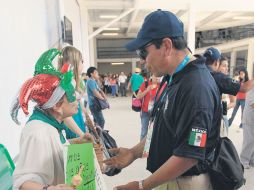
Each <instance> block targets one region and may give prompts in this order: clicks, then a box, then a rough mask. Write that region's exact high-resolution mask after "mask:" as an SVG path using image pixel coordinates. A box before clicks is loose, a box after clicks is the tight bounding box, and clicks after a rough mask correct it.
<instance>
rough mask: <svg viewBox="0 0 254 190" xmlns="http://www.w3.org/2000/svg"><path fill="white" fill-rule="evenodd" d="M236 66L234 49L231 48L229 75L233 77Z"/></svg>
mask: <svg viewBox="0 0 254 190" xmlns="http://www.w3.org/2000/svg"><path fill="white" fill-rule="evenodd" d="M235 66H236V50H234V49H233V50H232V51H231V55H230V73H229V74H230V76H231V77H233V76H234V68H235Z"/></svg>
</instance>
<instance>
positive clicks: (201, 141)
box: [189, 128, 207, 148]
mask: <svg viewBox="0 0 254 190" xmlns="http://www.w3.org/2000/svg"><path fill="white" fill-rule="evenodd" d="M206 138H207V130H206V129H202V128H192V129H191V134H190V138H189V145H192V146H197V147H201V148H204V147H205V145H206Z"/></svg>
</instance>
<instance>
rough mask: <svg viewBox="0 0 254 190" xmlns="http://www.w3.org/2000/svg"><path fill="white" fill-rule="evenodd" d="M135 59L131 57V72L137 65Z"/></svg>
mask: <svg viewBox="0 0 254 190" xmlns="http://www.w3.org/2000/svg"><path fill="white" fill-rule="evenodd" d="M136 62H137V59H131V72H132V73H133V72H134V70H135V68H136V67H137V64H136Z"/></svg>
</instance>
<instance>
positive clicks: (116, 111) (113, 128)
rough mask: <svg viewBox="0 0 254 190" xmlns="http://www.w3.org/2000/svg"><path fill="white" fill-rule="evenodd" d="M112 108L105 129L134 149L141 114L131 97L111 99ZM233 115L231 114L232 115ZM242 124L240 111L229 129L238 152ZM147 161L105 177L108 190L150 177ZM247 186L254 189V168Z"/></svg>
mask: <svg viewBox="0 0 254 190" xmlns="http://www.w3.org/2000/svg"><path fill="white" fill-rule="evenodd" d="M109 101H110V105H111V108H110V109H109V110H106V111H103V113H104V117H105V120H106V125H105V128H106V129H108V130H110V134H111V135H112V136H113V137H114V138H115V139H116V141H117V143H118V145H119V146H121V147H132V146H133V145H135V144H137V142H138V141H139V134H140V117H139V113H137V112H134V111H132V110H131V99H130V97H119V98H114V99H109ZM230 114H231V113H229V115H230ZM239 123H240V109H239V111H238V114H237V116H236V118H235V121H234V123H233V126H231V127H230V129H229V138H230V139H231V140H232V141H233V142H234V144H235V146H236V148H237V150H238V152H239V151H240V150H241V145H242V129H238V127H237V126H238V125H239ZM145 168H146V159H139V160H137V161H135V162H134V163H132V165H130V166H129V167H127V168H125V169H123V170H122V172H121V173H120V174H119V175H116V176H113V177H108V176H105V180H106V184H107V186H108V190H112V189H113V187H114V186H117V185H121V184H126V183H127V182H130V181H133V180H140V179H144V178H146V177H147V176H148V175H149V172H148V171H146V169H145ZM245 176H246V179H247V182H246V185H245V186H244V187H242V188H241V190H253V189H254V168H250V169H248V170H246V172H245Z"/></svg>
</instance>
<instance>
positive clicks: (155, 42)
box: [136, 38, 163, 60]
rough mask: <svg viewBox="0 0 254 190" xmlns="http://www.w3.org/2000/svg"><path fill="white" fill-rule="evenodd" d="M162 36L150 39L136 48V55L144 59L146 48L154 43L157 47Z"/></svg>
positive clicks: (160, 42)
mask: <svg viewBox="0 0 254 190" xmlns="http://www.w3.org/2000/svg"><path fill="white" fill-rule="evenodd" d="M162 41H163V38H159V39H153V40H152V41H150V42H148V43H147V44H146V45H145V46H143V47H141V48H140V49H138V50H136V53H137V55H138V56H139V58H140V59H142V60H146V57H147V56H148V52H147V51H146V48H147V47H148V46H150V45H153V44H154V45H155V47H156V48H157V49H159V48H160V46H161V44H162Z"/></svg>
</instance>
